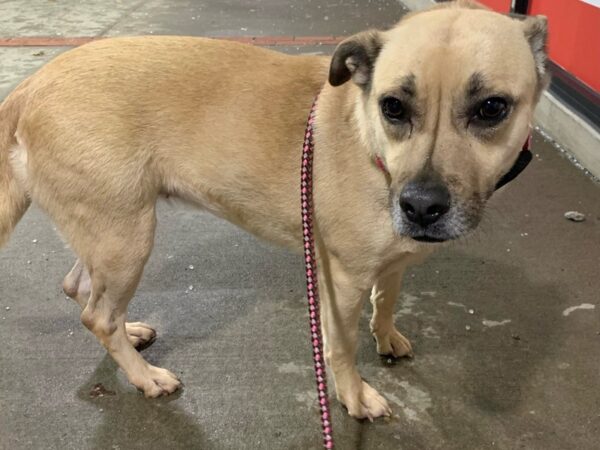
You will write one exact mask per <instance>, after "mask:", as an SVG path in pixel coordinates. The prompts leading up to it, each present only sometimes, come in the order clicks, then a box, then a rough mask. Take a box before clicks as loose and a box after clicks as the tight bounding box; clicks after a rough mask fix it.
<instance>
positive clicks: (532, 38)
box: [522, 16, 550, 89]
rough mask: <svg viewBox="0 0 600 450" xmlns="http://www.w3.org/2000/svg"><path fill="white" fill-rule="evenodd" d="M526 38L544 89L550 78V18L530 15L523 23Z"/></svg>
mask: <svg viewBox="0 0 600 450" xmlns="http://www.w3.org/2000/svg"><path fill="white" fill-rule="evenodd" d="M522 26H523V31H524V33H525V38H526V39H527V41H528V42H529V46H530V47H531V52H532V53H533V59H534V61H535V69H536V71H537V75H538V80H540V87H541V88H542V89H543V88H545V87H546V85H547V84H548V81H549V80H550V75H549V74H548V55H547V53H546V42H547V39H548V20H547V19H546V17H545V16H528V17H526V18H525V19H524V20H523V23H522Z"/></svg>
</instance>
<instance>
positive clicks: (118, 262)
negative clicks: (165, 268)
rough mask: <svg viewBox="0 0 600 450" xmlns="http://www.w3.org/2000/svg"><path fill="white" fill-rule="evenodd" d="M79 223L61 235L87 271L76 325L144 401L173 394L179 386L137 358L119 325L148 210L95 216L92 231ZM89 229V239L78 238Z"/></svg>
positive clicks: (144, 255)
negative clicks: (91, 335) (82, 327)
mask: <svg viewBox="0 0 600 450" xmlns="http://www.w3.org/2000/svg"><path fill="white" fill-rule="evenodd" d="M98 213H100V211H98ZM106 213H107V214H109V212H106ZM82 219H83V221H84V223H83V224H81V223H80V222H76V223H74V222H73V221H70V222H69V224H70V225H71V229H70V230H69V231H70V232H69V233H66V235H67V237H71V238H72V241H74V243H75V245H72V246H73V248H74V249H75V250H76V252H77V253H78V254H79V255H80V256H81V262H82V263H83V264H84V265H85V267H87V268H88V269H89V275H90V281H91V283H90V284H91V290H90V294H89V299H88V301H87V303H86V304H85V308H84V309H83V311H82V313H81V321H82V322H83V324H84V325H85V326H86V327H87V328H88V329H89V330H90V331H91V332H92V333H94V335H95V336H96V338H98V340H99V341H100V342H101V343H102V345H103V346H104V347H105V348H106V349H107V350H108V352H109V353H110V355H111V356H112V357H113V359H114V360H115V361H116V362H117V364H118V365H119V366H120V367H121V369H123V371H124V372H125V374H126V375H127V378H128V379H129V381H130V382H131V383H132V384H133V385H135V386H136V387H137V388H139V389H140V390H142V391H143V392H144V394H145V395H146V397H158V396H160V395H165V394H170V393H172V392H174V391H176V390H177V389H178V388H179V387H180V386H181V382H180V381H179V380H178V379H177V377H176V376H175V375H174V374H172V373H171V372H169V371H168V370H165V369H161V368H159V367H155V366H152V365H150V364H149V363H147V362H146V361H145V360H144V359H143V358H142V356H141V355H140V354H139V353H138V352H137V351H136V350H135V348H134V347H133V345H132V343H131V341H130V340H129V339H128V336H127V329H126V325H125V322H126V318H127V305H128V303H129V301H130V300H131V298H132V297H133V294H134V292H135V289H136V287H137V285H138V283H139V280H140V278H141V275H142V271H143V269H144V265H145V264H146V261H147V260H148V257H149V256H150V252H151V250H152V245H153V240H154V229H155V225H156V218H155V212H154V205H152V206H151V207H150V206H144V207H141V208H140V209H137V211H135V212H134V211H133V210H132V211H131V215H128V216H127V217H114V216H111V217H107V216H104V217H102V216H99V215H96V216H95V218H94V219H90V220H91V221H93V223H94V225H95V228H92V227H91V226H90V223H85V220H86V219H85V218H82ZM73 226H75V227H76V229H74V228H72V227H73ZM82 228H83V229H82ZM92 229H93V231H94V233H93V235H90V234H84V233H85V231H88V232H89V230H92ZM84 230H85V231H84Z"/></svg>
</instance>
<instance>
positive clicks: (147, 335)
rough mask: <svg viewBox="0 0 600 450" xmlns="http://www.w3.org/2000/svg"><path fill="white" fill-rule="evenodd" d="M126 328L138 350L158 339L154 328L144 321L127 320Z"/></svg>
mask: <svg viewBox="0 0 600 450" xmlns="http://www.w3.org/2000/svg"><path fill="white" fill-rule="evenodd" d="M125 330H126V331H127V338H128V339H129V342H131V344H132V345H133V346H134V347H135V348H136V349H138V350H142V349H144V348H147V347H149V346H150V345H152V343H153V342H154V340H155V339H156V331H155V330H154V328H152V327H151V326H150V325H148V324H145V323H143V322H127V323H126V324H125Z"/></svg>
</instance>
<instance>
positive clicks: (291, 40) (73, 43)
mask: <svg viewBox="0 0 600 450" xmlns="http://www.w3.org/2000/svg"><path fill="white" fill-rule="evenodd" d="M208 37H212V38H216V39H226V40H228V41H236V42H244V43H246V44H254V45H289V46H294V45H296V46H308V45H337V44H339V43H340V41H342V40H343V39H344V38H343V37H336V36H208ZM98 39H105V38H103V37H92V36H81V37H46V36H39V37H34V36H31V37H12V38H1V37H0V47H77V46H79V45H83V44H87V43H88V42H91V41H95V40H98Z"/></svg>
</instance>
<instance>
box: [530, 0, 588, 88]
mask: <svg viewBox="0 0 600 450" xmlns="http://www.w3.org/2000/svg"><path fill="white" fill-rule="evenodd" d="M529 14H532V15H534V14H543V15H545V16H546V17H548V30H549V34H548V51H549V53H550V58H552V61H554V62H555V63H556V64H558V65H559V66H561V67H563V68H564V69H565V70H567V71H569V72H570V73H571V74H573V75H575V76H576V77H577V78H579V79H580V80H581V81H583V82H584V83H585V84H587V85H588V86H590V87H592V88H593V89H595V90H596V91H597V92H598V91H600V8H599V7H597V6H593V5H590V4H588V3H584V2H582V1H580V0H562V1H557V0H531V3H530V6H529Z"/></svg>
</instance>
